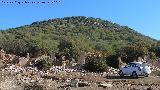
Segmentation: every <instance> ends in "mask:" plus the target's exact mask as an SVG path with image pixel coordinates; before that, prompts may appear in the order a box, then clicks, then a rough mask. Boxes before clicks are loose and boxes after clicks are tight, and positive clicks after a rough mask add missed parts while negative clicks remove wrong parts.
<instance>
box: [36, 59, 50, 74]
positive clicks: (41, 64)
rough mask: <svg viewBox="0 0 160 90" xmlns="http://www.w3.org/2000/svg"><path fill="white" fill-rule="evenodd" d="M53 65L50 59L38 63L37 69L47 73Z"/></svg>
mask: <svg viewBox="0 0 160 90" xmlns="http://www.w3.org/2000/svg"><path fill="white" fill-rule="evenodd" d="M52 65H53V62H51V61H50V60H49V59H43V60H39V61H37V62H36V64H35V67H37V68H38V69H39V70H43V71H46V70H48V69H49V68H50V67H51V66H52Z"/></svg>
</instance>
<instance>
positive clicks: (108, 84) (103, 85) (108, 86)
mask: <svg viewBox="0 0 160 90" xmlns="http://www.w3.org/2000/svg"><path fill="white" fill-rule="evenodd" d="M112 86H113V85H112V84H110V83H102V84H99V87H103V88H111V87H112Z"/></svg>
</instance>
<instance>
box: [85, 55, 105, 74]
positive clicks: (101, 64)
mask: <svg viewBox="0 0 160 90" xmlns="http://www.w3.org/2000/svg"><path fill="white" fill-rule="evenodd" d="M106 68H107V64H106V60H105V58H103V57H94V58H91V59H90V60H89V61H88V62H87V63H86V66H85V69H86V70H89V71H91V72H104V71H106Z"/></svg>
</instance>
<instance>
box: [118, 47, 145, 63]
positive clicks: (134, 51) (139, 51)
mask: <svg viewBox="0 0 160 90" xmlns="http://www.w3.org/2000/svg"><path fill="white" fill-rule="evenodd" d="M147 54H148V49H147V48H145V47H138V46H126V47H123V48H121V49H120V50H119V51H118V52H117V55H118V56H120V57H122V58H123V59H122V60H123V61H125V62H127V63H129V62H132V61H134V60H137V59H138V57H144V56H145V55H147Z"/></svg>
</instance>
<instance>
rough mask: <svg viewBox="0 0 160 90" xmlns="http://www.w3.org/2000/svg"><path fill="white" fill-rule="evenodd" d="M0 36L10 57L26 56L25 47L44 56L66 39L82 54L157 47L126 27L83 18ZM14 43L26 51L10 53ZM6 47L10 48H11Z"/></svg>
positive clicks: (44, 23) (54, 21)
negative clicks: (23, 54) (124, 47)
mask: <svg viewBox="0 0 160 90" xmlns="http://www.w3.org/2000/svg"><path fill="white" fill-rule="evenodd" d="M0 35H1V36H2V37H1V38H0V39H1V40H0V46H1V47H3V48H4V49H6V51H8V52H12V53H20V52H23V53H26V52H30V50H29V48H30V47H28V46H27V45H29V46H36V47H38V48H39V49H42V50H43V52H46V53H49V52H51V51H57V50H58V48H57V47H58V44H59V42H60V40H61V39H69V40H70V41H71V42H72V44H74V45H75V46H77V47H78V48H79V49H80V50H84V51H93V50H97V51H109V52H114V51H115V50H116V49H118V48H120V47H123V46H126V45H134V46H137V45H138V46H144V47H147V48H148V47H151V46H152V45H154V44H156V43H157V40H156V39H153V38H151V37H149V36H145V35H143V34H141V33H138V32H137V31H135V30H133V29H131V28H129V27H127V26H121V25H119V24H116V23H112V22H110V21H107V20H102V19H100V18H93V17H85V16H72V17H64V18H55V19H49V20H44V21H37V22H33V23H32V24H30V25H25V26H20V27H17V28H10V29H7V30H4V31H0ZM7 36H8V37H7ZM20 41H22V42H23V43H21V42H20ZM31 42H32V43H31ZM17 43H18V44H19V47H20V46H21V45H22V46H23V44H24V43H25V44H24V46H23V47H26V48H28V49H26V50H23V49H22V50H20V51H18V52H15V51H13V50H14V49H13V48H17V46H18V45H17ZM7 44H13V45H14V47H10V46H8V45H7ZM83 44H84V45H83ZM10 48H12V49H10Z"/></svg>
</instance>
